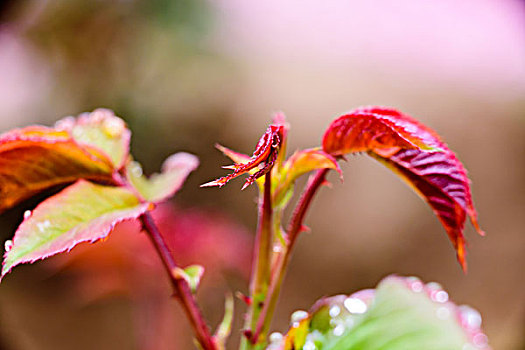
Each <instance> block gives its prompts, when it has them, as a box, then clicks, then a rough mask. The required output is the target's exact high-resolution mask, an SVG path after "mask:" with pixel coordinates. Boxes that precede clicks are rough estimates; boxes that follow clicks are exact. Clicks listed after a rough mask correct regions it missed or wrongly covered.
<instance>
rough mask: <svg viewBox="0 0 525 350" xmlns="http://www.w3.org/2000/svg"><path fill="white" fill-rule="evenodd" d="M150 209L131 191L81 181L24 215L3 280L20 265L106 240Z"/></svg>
mask: <svg viewBox="0 0 525 350" xmlns="http://www.w3.org/2000/svg"><path fill="white" fill-rule="evenodd" d="M149 206H150V204H148V203H146V204H141V203H140V202H139V200H138V198H137V197H136V196H135V195H134V194H133V193H132V192H131V191H129V190H128V189H125V188H120V187H110V186H102V185H95V184H93V183H90V182H87V181H85V180H79V181H77V182H76V183H75V184H73V185H71V186H69V187H67V188H66V189H64V190H62V191H61V192H60V193H58V194H56V195H54V196H52V197H50V198H48V199H46V200H45V201H43V202H42V203H40V204H39V205H38V206H37V207H36V208H35V210H33V212H32V213H30V212H27V213H26V214H25V215H24V221H23V222H22V224H21V225H20V226H19V227H18V229H17V231H16V233H15V236H14V239H13V242H12V246H10V249H9V250H8V251H7V252H6V254H5V259H4V263H3V267H2V275H1V277H3V276H5V274H7V273H8V272H9V271H10V270H11V269H12V268H13V267H14V266H16V265H18V264H21V263H27V262H30V263H32V262H35V261H36V260H40V259H44V258H47V257H49V256H52V255H55V254H57V253H61V252H64V251H69V250H71V249H72V248H73V247H74V246H75V245H77V244H78V243H81V242H91V243H93V242H95V241H97V240H99V239H103V238H105V237H106V236H107V235H108V234H109V233H110V232H111V231H112V230H113V228H114V227H115V225H116V224H117V223H119V222H121V221H124V220H129V219H134V218H137V217H138V216H139V215H141V214H142V213H144V212H145V211H146V210H148V207H149Z"/></svg>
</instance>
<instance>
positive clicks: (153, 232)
mask: <svg viewBox="0 0 525 350" xmlns="http://www.w3.org/2000/svg"><path fill="white" fill-rule="evenodd" d="M140 219H141V221H142V225H143V227H144V229H145V231H146V232H147V233H148V235H149V237H150V239H151V241H152V242H153V245H154V246H155V249H156V250H157V253H158V254H159V256H160V258H161V260H162V263H163V264H164V267H165V268H166V271H167V272H168V275H169V277H170V280H171V284H172V285H173V289H174V291H175V296H176V297H177V299H178V300H179V302H180V304H181V305H182V308H183V309H184V311H185V312H186V315H187V316H188V319H189V320H190V322H191V325H192V327H193V330H194V331H195V335H196V337H197V341H198V342H199V344H200V345H201V347H202V348H203V349H204V350H216V349H217V347H216V345H215V342H214V341H213V337H212V335H211V334H210V330H209V328H208V325H207V324H206V322H205V321H204V317H203V316H202V312H201V311H200V309H199V306H198V305H197V302H196V300H195V298H194V296H193V294H192V292H191V288H190V286H189V284H188V282H187V281H186V280H185V279H184V278H182V276H180V274H179V273H177V271H178V269H179V267H178V265H177V263H176V262H175V260H174V259H173V256H172V254H171V252H170V249H169V247H168V245H167V244H166V241H165V240H164V237H163V236H162V234H161V233H160V231H159V229H158V228H157V226H156V225H155V222H154V221H153V218H152V217H151V214H150V213H149V212H146V213H144V214H142V215H141V217H140Z"/></svg>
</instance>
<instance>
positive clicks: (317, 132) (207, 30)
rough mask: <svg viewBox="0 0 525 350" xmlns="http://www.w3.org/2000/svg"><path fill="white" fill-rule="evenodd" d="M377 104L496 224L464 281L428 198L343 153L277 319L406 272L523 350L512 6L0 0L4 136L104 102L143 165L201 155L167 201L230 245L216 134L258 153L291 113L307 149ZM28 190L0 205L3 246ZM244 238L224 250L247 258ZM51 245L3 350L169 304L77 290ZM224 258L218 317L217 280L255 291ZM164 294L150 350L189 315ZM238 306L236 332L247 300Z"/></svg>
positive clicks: (20, 287)
mask: <svg viewBox="0 0 525 350" xmlns="http://www.w3.org/2000/svg"><path fill="white" fill-rule="evenodd" d="M369 104H374V105H385V106H392V107H396V108H398V109H400V110H402V111H404V112H406V113H408V114H410V115H412V116H414V117H416V118H418V119H420V120H421V121H423V122H424V123H426V124H428V125H430V126H431V127H433V128H434V129H436V130H437V131H438V132H439V133H440V134H441V135H442V136H443V138H444V139H445V140H446V141H447V142H448V144H449V146H450V147H451V148H452V149H453V150H455V151H456V152H457V154H458V156H459V158H460V159H461V160H462V161H463V162H464V164H465V166H466V167H467V169H468V170H469V175H470V177H471V179H472V181H473V183H472V187H473V195H474V201H475V203H476V206H477V208H478V212H479V214H480V221H481V225H482V228H483V229H484V230H485V231H486V232H487V237H485V238H481V237H478V236H476V235H475V232H474V230H473V229H472V228H471V227H467V230H466V235H467V239H468V241H469V243H470V246H469V255H468V262H469V273H468V274H467V275H464V274H463V273H462V272H461V270H460V268H459V266H458V264H457V263H456V262H455V258H454V252H453V250H452V248H451V246H450V244H449V242H448V240H447V238H446V235H445V232H444V230H443V229H442V227H441V226H440V224H439V222H438V220H437V219H436V218H435V217H433V214H432V212H431V210H430V209H429V208H427V206H426V204H424V203H423V202H422V201H421V200H420V199H419V198H418V197H417V196H416V195H415V194H414V193H412V192H411V191H410V190H409V189H408V188H407V187H406V186H405V185H404V184H403V183H402V182H401V181H399V180H398V179H397V178H395V177H394V176H392V174H390V173H389V171H388V170H387V169H385V168H383V167H382V166H381V165H378V164H377V163H375V162H374V161H373V160H371V159H367V158H365V157H351V158H350V160H349V162H348V163H345V164H343V170H344V173H345V182H344V184H340V183H339V182H338V181H337V178H336V176H334V177H333V178H332V182H333V188H332V189H326V188H325V189H323V190H322V192H321V193H320V195H319V197H318V198H317V200H316V202H315V204H314V206H313V208H312V209H313V210H312V211H311V213H310V215H309V217H308V219H307V223H308V224H309V226H310V227H311V228H312V232H311V233H310V234H305V235H304V236H303V237H302V238H301V239H300V243H299V244H298V247H297V251H296V253H295V255H294V259H293V262H292V266H291V269H290V271H289V273H288V276H287V279H286V282H285V286H284V290H283V294H282V298H281V301H280V304H279V306H278V312H277V318H276V320H275V322H274V324H273V328H275V329H278V330H285V329H286V327H287V324H288V320H289V316H290V314H291V312H293V311H294V310H296V309H307V308H309V306H310V305H311V304H312V303H313V302H314V301H315V300H316V299H317V298H319V297H320V296H322V295H331V294H337V293H350V292H352V291H355V290H357V289H361V288H368V287H371V286H374V285H375V284H376V283H377V282H378V281H379V280H380V279H381V278H382V277H383V276H385V275H387V274H390V273H393V272H397V273H399V274H404V275H418V276H420V277H421V278H423V279H424V280H426V281H438V282H440V283H441V284H442V285H443V286H444V287H445V288H446V289H447V290H448V291H449V293H450V295H451V298H452V299H453V300H454V301H456V302H458V303H460V304H462V303H467V304H469V305H471V306H473V307H475V308H477V309H478V310H480V312H481V313H482V315H483V318H484V328H485V330H486V332H487V334H488V335H489V338H490V341H491V344H492V346H493V348H494V349H502V350H518V349H524V347H525V338H524V333H525V298H524V293H523V290H524V288H525V279H524V278H523V268H524V266H525V254H524V253H523V252H524V248H525V235H524V224H525V220H524V216H523V213H524V211H525V183H524V181H523V180H524V179H525V3H524V2H523V1H518V0H464V1H457V0H456V1H453V0H440V1H417V0H398V1H394V0H377V1H357V0H353V1H350V0H348V1H343V0H337V1H335V0H326V1H311V0H301V1H299V0H295V1H286V2H285V1H277V0H267V1H259V2H255V1H242V0H217V1H205V0H198V1H196V0H149V1H148V0H126V1H123V0H113V1H110V0H107V1H102V0H96V1H82V0H48V1H44V0H26V1H13V0H12V1H4V2H2V3H1V5H0V129H1V131H6V130H8V129H10V128H13V127H20V126H25V125H28V124H33V123H44V124H52V123H53V122H54V121H55V120H56V119H58V118H60V117H63V116H65V115H75V114H78V113H80V112H83V111H90V110H93V109H94V108H96V107H106V108H111V109H113V110H115V112H116V113H117V114H118V115H120V116H121V117H123V118H124V119H126V121H127V122H128V123H129V125H130V127H131V128H132V130H133V132H134V135H133V141H132V150H133V153H134V154H135V156H136V158H137V159H138V160H140V161H141V162H143V163H144V165H145V169H146V171H147V172H153V171H156V170H157V169H158V168H159V166H160V164H161V162H162V160H163V158H164V157H166V156H167V155H169V154H170V153H172V152H174V151H178V150H184V151H188V152H192V153H194V154H196V155H198V156H199V158H200V159H201V167H200V168H199V169H198V170H197V172H195V173H194V174H193V175H192V176H190V179H189V180H188V182H187V183H186V185H185V187H184V189H183V190H182V191H181V192H180V193H179V194H178V195H177V196H176V198H175V200H174V201H175V203H176V208H179V209H175V210H181V209H180V208H184V209H183V211H184V212H185V210H189V211H190V213H194V212H195V211H196V212H198V213H203V214H199V215H204V216H206V215H208V214H207V213H210V212H213V213H215V214H214V215H218V216H219V217H220V218H222V219H220V220H227V222H228V224H227V226H228V225H231V227H236V228H237V229H236V232H237V233H238V234H239V237H244V236H246V237H245V238H239V239H238V240H239V241H244V239H246V241H249V240H250V239H251V238H250V235H251V232H252V231H253V229H254V227H255V217H256V213H255V211H256V204H255V196H256V192H255V190H253V189H250V190H246V191H244V192H240V190H239V189H240V187H241V183H232V184H230V185H228V186H226V187H224V188H222V189H220V190H219V189H200V188H199V187H198V185H199V184H200V183H203V182H206V181H208V180H210V179H212V178H215V177H217V176H218V175H222V174H223V172H222V171H221V170H220V168H219V166H220V165H224V164H226V163H227V162H228V161H227V160H226V159H224V158H223V157H222V156H221V155H220V154H219V152H217V151H216V150H214V149H213V144H214V143H215V142H220V143H222V144H225V145H227V146H229V147H231V148H234V149H237V150H239V151H242V152H245V153H249V152H251V151H252V149H253V146H254V144H255V142H256V141H257V139H258V137H259V135H260V134H261V133H262V132H263V131H264V130H265V127H266V125H267V124H268V123H269V121H270V117H271V113H272V112H274V111H277V110H282V111H284V112H285V113H286V115H287V117H288V120H289V122H290V124H291V126H292V129H291V135H290V143H291V144H290V146H289V149H290V152H291V151H293V150H295V149H297V148H306V147H312V146H316V145H319V144H320V140H321V136H322V134H323V132H324V129H325V128H326V127H327V125H328V124H329V123H330V121H331V120H332V119H333V118H335V117H336V116H338V115H339V114H341V113H342V112H344V111H346V110H349V109H352V108H355V107H357V106H360V105H369ZM301 183H304V181H302V182H300V184H301ZM34 204H35V203H25V204H24V205H22V206H21V207H20V208H15V209H13V210H10V211H9V212H7V213H5V214H4V215H2V218H1V225H2V231H1V238H2V239H3V240H5V239H8V238H10V237H11V235H12V233H13V232H14V229H15V228H16V224H17V223H18V222H19V220H20V219H21V217H22V213H23V210H25V209H26V208H30V207H31V206H32V205H33V206H34ZM192 210H193V211H192ZM192 215H194V214H192ZM176 217H177V216H176ZM212 226H213V225H212ZM228 227H229V226H228ZM135 231H136V228H135ZM206 232H207V231H206ZM119 234H121V232H117V233H116V234H115V235H114V236H115V237H110V239H109V240H108V241H107V242H104V243H99V244H98V245H95V246H87V247H82V248H79V249H84V250H88V251H89V250H91V249H92V250H93V254H94V255H95V256H96V253H94V251H96V250H97V249H98V248H99V245H100V249H101V250H102V249H104V248H102V246H103V245H108V247H109V245H110V244H112V243H111V242H112V240H115V242H117V239H118V238H117V237H118V235H119ZM210 234H211V235H212V236H213V234H212V233H210ZM216 234H217V235H221V230H217V232H216ZM222 234H224V233H222ZM243 235H244V236H243ZM235 241H237V240H235ZM113 244H115V243H113ZM246 245H247V244H236V245H235V247H236V249H239V252H241V253H242V254H246V249H247V248H246V247H245V246H246ZM117 246H118V245H117ZM197 246H198V245H197ZM108 247H106V248H105V249H109V250H111V249H110V248H108ZM181 249H182V248H181ZM181 251H184V249H182V250H181ZM195 251H197V252H198V251H199V250H198V249H195ZM241 253H232V254H231V255H236V254H241ZM248 253H249V252H248ZM210 254H211V253H209V252H208V253H207V255H210ZM212 255H213V254H212ZM201 256H202V255H201ZM59 259H63V258H53V259H50V260H49V261H48V262H42V263H38V264H35V265H31V266H24V267H20V268H17V269H16V270H15V271H14V273H13V274H12V275H10V276H9V277H7V278H6V279H5V281H3V282H2V285H1V286H0V348H1V349H4V348H5V349H9V350H18V349H23V350H25V349H35V350H41V349H42V350H44V349H71V348H73V347H74V348H76V349H115V348H118V349H144V348H147V346H146V345H144V344H142V345H140V341H139V339H141V335H140V334H137V331H136V329H137V327H136V324H137V323H136V319H137V317H138V318H139V320H144V319H143V317H146V316H144V314H141V313H140V312H139V313H138V314H137V307H136V305H142V306H141V307H143V308H145V309H143V310H142V311H144V310H146V313H147V312H148V310H150V308H149V307H148V305H149V304H147V303H149V302H151V303H153V304H154V306H151V309H152V310H158V309H159V306H158V305H164V304H155V303H157V302H158V303H161V301H160V300H164V299H163V298H164V297H167V296H168V295H169V290H168V289H166V293H164V294H163V292H162V290H159V291H156V292H155V293H158V294H155V295H154V296H153V297H152V298H146V299H141V300H142V301H144V300H146V302H143V303H139V304H137V303H136V299H133V297H131V296H130V294H129V293H114V294H113V295H111V296H106V297H104V298H99V297H97V298H94V299H93V300H90V301H86V299H85V298H83V297H82V293H77V292H76V291H77V289H76V288H78V286H79V283H80V282H79V281H85V279H82V278H85V276H86V275H85V272H83V271H82V269H58V270H57V269H56V266H62V265H61V264H62V263H63V262H62V260H59ZM192 259H195V260H199V258H198V256H197V255H196V256H195V257H194V258H193V257H192V258H188V260H192ZM245 259H246V260H248V258H245ZM198 262H199V261H192V263H198ZM217 264H218V263H217ZM108 266H110V265H108ZM218 266H219V269H218V270H219V271H210V274H212V273H213V274H217V275H218V276H221V277H219V278H213V277H209V276H208V277H205V281H207V278H209V280H208V282H206V288H205V290H203V292H202V293H201V294H200V295H199V299H200V300H201V301H202V303H203V307H204V311H205V313H206V315H208V316H209V319H210V321H211V322H210V323H212V324H213V325H216V324H217V322H218V321H219V320H220V317H221V313H222V309H223V296H224V293H225V291H226V290H228V289H231V290H241V291H244V292H246V290H247V282H246V281H245V280H243V278H244V277H243V276H245V273H243V272H237V273H235V274H234V275H235V277H231V274H230V273H229V272H227V271H231V266H230V265H228V263H227V262H224V261H223V262H222V263H220V264H218ZM221 269H222V270H221ZM105 270H106V269H105ZM58 271H62V272H58ZM117 274H118V273H117ZM82 276H84V277H82ZM161 276H162V275H159V277H158V278H157V280H161V279H162V277H161ZM224 276H230V277H224ZM106 277H107V276H106ZM138 285H140V283H139V284H138ZM127 291H129V288H128V289H127ZM167 305H168V306H166V308H169V310H168V311H166V308H161V309H162V310H164V311H163V317H165V319H166V322H167V323H166V324H168V326H167V328H166V329H167V330H165V332H166V333H165V334H168V335H167V338H166V339H171V338H174V339H172V341H173V343H169V342H168V343H166V344H160V343H158V344H155V345H150V347H151V346H153V347H152V348H154V349H164V348H166V349H168V348H170V347H169V346H172V347H171V348H173V346H176V347H175V348H190V346H191V338H190V337H189V335H188V329H187V324H186V321H185V320H184V319H183V318H182V317H181V313H180V310H179V309H178V307H177V306H176V305H174V303H171V302H168V303H167ZM155 308H156V309H155ZM237 308H238V313H237V323H236V326H237V329H239V328H238V327H239V325H240V323H241V321H240V320H239V318H240V313H239V312H240V311H241V309H242V305H241V304H240V303H237ZM139 311H140V310H139ZM137 315H138V316H137ZM154 315H156V314H154ZM170 330H171V331H170ZM138 333H140V332H138ZM238 336H239V335H238V334H236V333H234V336H233V338H235V339H238ZM170 337H171V338H170ZM235 343H236V341H235V340H233V341H232V342H231V348H232V349H233V348H234V345H235ZM174 344H176V345H174Z"/></svg>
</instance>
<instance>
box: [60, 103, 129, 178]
mask: <svg viewBox="0 0 525 350" xmlns="http://www.w3.org/2000/svg"><path fill="white" fill-rule="evenodd" d="M56 128H57V129H59V130H66V131H68V132H69V133H70V134H71V136H72V137H73V138H74V139H75V141H77V142H78V143H79V144H81V145H84V146H89V147H91V148H95V149H96V150H97V151H99V152H95V155H96V156H98V155H99V153H100V152H102V154H104V155H105V156H106V157H107V158H109V159H111V162H112V164H113V166H114V167H115V168H116V169H120V168H121V167H122V166H123V165H124V163H125V162H126V160H127V158H128V155H129V142H130V139H131V131H130V130H129V129H128V128H127V126H126V123H125V122H124V121H123V120H122V119H120V118H119V117H117V116H115V114H114V113H113V112H112V111H110V110H108V109H96V110H95V111H93V112H91V113H83V114H81V115H79V116H78V117H77V118H73V117H66V118H64V119H62V120H60V121H58V122H57V123H56ZM97 153H98V154H97Z"/></svg>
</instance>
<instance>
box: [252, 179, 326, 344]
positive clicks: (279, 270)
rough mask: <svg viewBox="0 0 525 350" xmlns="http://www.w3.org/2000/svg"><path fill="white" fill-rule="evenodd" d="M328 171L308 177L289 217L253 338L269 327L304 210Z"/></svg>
mask: <svg viewBox="0 0 525 350" xmlns="http://www.w3.org/2000/svg"><path fill="white" fill-rule="evenodd" d="M328 171H329V169H320V170H318V171H317V172H316V173H315V174H314V175H313V176H311V177H310V179H309V181H308V184H307V185H306V189H305V190H304V192H303V194H302V195H301V198H300V199H299V202H298V204H297V206H296V207H295V210H294V211H293V214H292V218H291V219H290V223H289V226H288V230H287V239H288V244H287V247H286V249H285V250H284V251H283V252H282V254H280V255H279V256H278V257H277V260H276V261H275V265H274V267H273V268H272V280H271V283H270V286H269V288H268V292H267V294H266V299H265V301H264V303H263V309H262V310H261V312H260V314H259V319H258V321H257V326H256V327H255V332H254V333H253V338H254V339H258V338H259V337H260V336H265V335H266V333H267V332H268V329H269V328H270V323H271V320H272V317H273V313H274V311H275V306H276V304H277V300H278V299H279V294H280V291H281V286H282V282H283V280H284V276H285V274H286V269H287V267H288V263H289V261H290V257H291V254H292V250H293V247H294V245H295V242H296V240H297V237H298V236H299V234H300V233H301V230H302V228H303V221H304V218H305V216H306V212H307V211H308V208H309V207H310V204H311V203H312V200H313V198H314V195H315V193H316V192H317V190H318V189H319V187H320V186H321V185H322V184H323V182H324V181H325V178H326V174H327V173H328Z"/></svg>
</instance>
